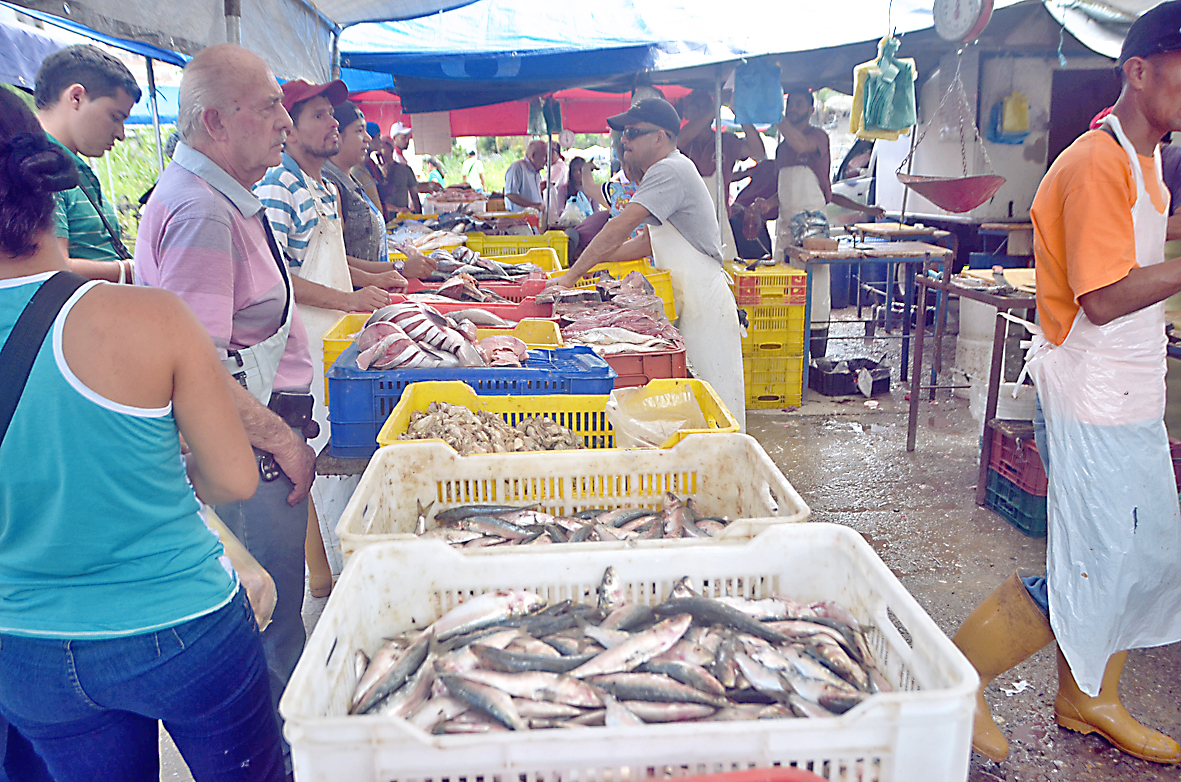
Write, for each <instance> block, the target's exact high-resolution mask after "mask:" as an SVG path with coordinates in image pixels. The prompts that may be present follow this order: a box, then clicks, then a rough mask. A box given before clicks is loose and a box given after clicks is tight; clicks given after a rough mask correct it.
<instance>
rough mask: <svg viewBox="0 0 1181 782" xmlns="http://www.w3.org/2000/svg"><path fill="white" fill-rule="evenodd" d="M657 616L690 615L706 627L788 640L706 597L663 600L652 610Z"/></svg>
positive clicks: (777, 641)
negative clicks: (725, 627)
mask: <svg viewBox="0 0 1181 782" xmlns="http://www.w3.org/2000/svg"><path fill="white" fill-rule="evenodd" d="M652 610H653V611H654V612H655V613H656V615H657V616H670V615H673V614H691V615H692V616H693V619H694V620H696V621H698V622H700V623H702V624H706V625H714V624H717V625H724V626H729V627H732V628H734V629H735V630H738V631H740V632H744V633H749V634H750V635H753V636H756V637H758V638H762V639H763V640H765V641H772V642H774V643H783V642H785V641H787V640H788V638H787V636H785V635H783V633H779V632H776V631H774V630H772V629H770V628H768V627H766V626H765V625H763V624H762V623H761V622H759V621H757V620H755V619H751V618H750V617H749V616H747V615H746V614H744V613H742V612H741V611H739V610H738V609H736V608H731V607H730V606H728V605H725V604H723V603H719V602H718V601H717V600H711V599H709V598H707V597H674V598H672V599H669V600H665V601H664V602H663V603H661V604H660V605H658V606H656V608H654V609H652Z"/></svg>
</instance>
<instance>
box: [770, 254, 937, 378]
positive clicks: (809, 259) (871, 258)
mask: <svg viewBox="0 0 1181 782" xmlns="http://www.w3.org/2000/svg"><path fill="white" fill-rule="evenodd" d="M788 256H789V257H790V258H791V259H792V260H793V261H795V262H796V263H798V264H802V265H803V267H804V271H805V272H806V274H807V294H806V296H805V299H804V346H805V347H804V352H805V355H804V375H803V378H802V382H803V388H802V389H801V399H804V398H806V397H807V394H808V369H809V364H810V363H811V362H810V360H809V355H808V346H809V345H811V328H812V268H813V267H814V266H816V265H818V264H825V265H836V264H855V265H858V266H860V265H862V264H866V263H886V264H887V272H886V279H887V281H888V284H887V285H886V324H887V331H888V330H889V321H890V311H891V308H892V307H893V300H894V297H893V292H894V284H893V281H894V272H895V267H896V266H897V265H899V264H901V265H902V267H903V269H904V270H905V273H904V283H903V289H902V290H903V313H902V336H901V339H902V366H901V367H900V368H899V376H900V378H901V379H902V380H903V381H904V382H905V380H906V377H907V367H908V363H909V358H908V357H909V355H910V340H911V335H910V319H911V317H912V315H913V311H914V279H915V271H914V267H915V266H916V265H917V266H922V267H924V268H925V265H926V264H928V263H936V264H938V265H939V268H940V270H941V272H945V271H946V268H947V262H948V261H949V260H951V259H952V258H953V257H954V255H953V253H952V251H951V250H950V249H948V248H946V247H939V246H938V245H934V244H927V243H925V242H913V241H899V242H888V243H884V244H855V243H848V244H842V245H841V246H840V247H839V248H838V249H836V250H805V249H803V248H802V247H789V248H788ZM925 320H926V318H925V317H924V321H925ZM831 322H832V321H826V322H825V323H826V325H827V324H828V323H831ZM919 333H920V334H921V333H922V329H921V328H920V329H919ZM852 339H861V337H852Z"/></svg>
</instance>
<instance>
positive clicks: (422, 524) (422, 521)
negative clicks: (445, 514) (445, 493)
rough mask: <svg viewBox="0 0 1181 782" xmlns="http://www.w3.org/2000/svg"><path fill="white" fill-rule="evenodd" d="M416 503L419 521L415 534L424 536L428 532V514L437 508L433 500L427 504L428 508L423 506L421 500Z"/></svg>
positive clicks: (415, 526)
mask: <svg viewBox="0 0 1181 782" xmlns="http://www.w3.org/2000/svg"><path fill="white" fill-rule="evenodd" d="M415 503H416V504H417V505H418V521H417V523H415V525H414V534H415V535H422V534H424V533H425V532H426V517H427V514H428V513H430V512H431V508H433V507H434V506H435V501H434V500H431V501H430V502H428V503H427V504H426V507H423V504H422V502H421V501H420V500H415Z"/></svg>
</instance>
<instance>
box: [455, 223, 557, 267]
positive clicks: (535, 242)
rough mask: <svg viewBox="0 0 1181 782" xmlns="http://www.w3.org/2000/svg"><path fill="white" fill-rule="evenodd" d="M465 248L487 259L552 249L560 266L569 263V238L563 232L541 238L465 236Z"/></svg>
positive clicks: (555, 232)
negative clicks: (539, 248)
mask: <svg viewBox="0 0 1181 782" xmlns="http://www.w3.org/2000/svg"><path fill="white" fill-rule="evenodd" d="M466 236H467V246H468V247H470V248H472V249H473V250H475V251H476V252H478V253H479V254H480V255H485V256H489V257H494V256H504V255H524V254H525V253H526V252H528V251H529V250H532V249H533V248H534V247H552V248H553V249H554V251H555V252H556V253H557V254H558V260H559V261H561V263H562V266H566V265H567V264H568V263H569V260H568V259H569V257H570V256H569V255H567V248H568V245H569V243H570V237H569V236H566V232H565V231H546V232H545V233H543V234H542V235H541V236H486V235H484V234H466Z"/></svg>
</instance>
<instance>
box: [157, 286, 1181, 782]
mask: <svg viewBox="0 0 1181 782" xmlns="http://www.w3.org/2000/svg"><path fill="white" fill-rule="evenodd" d="M841 314H842V315H844V316H846V317H852V316H853V315H854V314H855V310H845V311H842V313H841ZM855 328H860V325H858V326H856V327H855V326H852V325H850V326H848V327H844V331H840V330H834V335H838V334H840V333H854V329H855ZM954 343H955V338H954V336H952V337H950V338H949V339H948V340H947V343H946V345H947V348H946V349H947V350H949V352H953V351H954ZM898 349H899V346H898V343H897V342H892V343H891V342H886V341H884V340H872V341H868V342H867V341H863V340H860V339H858V340H852V341H843V342H842V341H837V340H833V341H830V343H829V351H828V355H829V356H830V357H834V358H841V357H852V356H865V357H870V358H875V359H877V358H881V357H882V356H883V355H884V356H886V357H887V360H888V361H890V362H891V364H892V366H893V367H894V368H895V369H894V372H893V382H892V387H891V392H890V395H889V396H885V395H881V396H878V397H875V399H876V400H877V401H878V402H879V406H878V407H877V408H876V409H869V408H867V407H866V406H865V404H864V402H865V400H864V399H861V398H852V397H851V398H847V399H839V400H830V399H827V398H825V397H819V396H817V395H813V396H812V397H811V398H810V400H809V402H808V403H807V404H806V405H804V406H803V407H802V408H800V409H798V410H794V411H791V412H783V411H751V412H749V413H748V416H747V424H748V429H749V432H750V434H751V435H753V436H754V437H755V438H757V439H758V440H759V442H761V443H762V444H763V446H764V448H766V450H767V452H768V453H769V454H770V455H771V458H772V459H773V460H774V461H775V463H776V464H777V465H778V466H779V467H780V468H781V469H782V470H783V471H784V473H785V474H786V475H787V476H788V478H789V479H790V481H791V482H792V484H793V485H794V486H795V487H796V489H797V490H799V492H800V493H801V494H802V495H803V497H804V498H805V499H806V500H807V502H808V504H809V505H810V506H811V508H812V519H813V520H814V521H823V522H831V523H837V524H844V525H846V526H848V527H851V528H852V529H855V530H856V531H858V532H859V533H861V534H862V535H863V536H864V537H865V538H866V540H867V541H868V542H869V543H870V545H872V546H873V548H874V549H875V550H876V551H877V552H878V554H879V555H881V557H882V559H883V560H884V561H885V563H886V564H887V565H888V566H889V567H890V569H891V570H892V571H893V572H894V573H895V575H897V576H898V578H899V579H900V580H901V582H902V584H903V585H904V586H905V587H906V588H907V590H909V591H910V593H911V594H912V595H914V596H915V598H916V599H917V600H918V602H919V604H920V605H922V606H923V608H924V609H925V610H926V611H927V612H928V613H929V614H930V615H931V617H932V618H933V619H934V620H935V622H936V623H937V624H938V625H939V627H940V628H942V629H943V630H944V632H946V633H948V634H949V635H951V634H953V633H954V632H955V630H956V628H957V627H958V626H959V624H960V623H961V622H962V621H963V619H964V618H965V617H966V616H967V615H968V614H969V613H970V612H971V610H972V609H973V608H974V607H975V606H976V605H977V604H978V603H979V602H980V601H981V600H982V599H983V598H984V597H985V596H986V595H987V594H988V593H989V592H991V591H992V590H993V589H994V588H995V587H996V586H997V585H998V584H999V583H1000V582H1001V581H1002V580H1003V579H1004V578H1005V577H1007V576H1008V575H1009V574H1011V573H1012V572H1013V571H1014V570H1015V569H1016V568H1025V569H1029V570H1035V571H1039V572H1040V571H1043V570H1044V568H1045V540H1044V539H1034V538H1028V537H1026V536H1025V535H1023V534H1022V533H1021V532H1020V531H1018V530H1017V529H1016V528H1014V527H1012V526H1011V525H1009V524H1008V523H1007V522H1006V521H1005V520H1004V519H1002V518H1001V517H1000V516H997V515H996V514H994V513H992V512H991V511H988V510H986V509H984V508H981V507H978V506H976V504H975V502H974V494H975V486H976V470H977V464H978V461H977V460H978V458H979V439H978V438H979V424H977V423H976V422H975V421H974V420H973V419H972V417H971V415H970V414H969V412H968V403H967V402H966V401H964V400H959V399H952V398H950V397H949V394H948V393H947V392H940V395H939V400H938V402H937V403H936V404H929V403H927V402H924V403H923V406H922V408H921V409H922V415H921V416H920V423H919V430H918V447H917V449H916V450H915V451H914V452H913V453H907V452H906V412H907V402H906V399H905V395H906V392H907V388H908V387H903V386H902V384H901V383H900V382H899V379H898V372H897V367H898V365H899V360H898V359H899V355H898ZM949 363H950V362H949ZM941 381H942V382H947V381H946V380H942V378H941ZM325 603H326V600H325V599H319V600H317V599H314V598H312V597H310V595H309V596H307V597H306V599H305V608H304V614H305V620H306V623H307V624H308V625H309V632H310V629H311V626H312V625H314V623H315V620H316V619H317V618H318V617H319V614H320V611H322V610H323V606H324V604H325ZM1179 673H1181V644H1174V645H1172V646H1168V647H1163V648H1160V649H1150V650H1138V651H1134V652H1132V654H1131V655H1130V656H1129V660H1128V664H1127V667H1126V668H1125V672H1124V678H1123V687H1122V691H1123V695H1124V703H1125V705H1126V706H1127V708H1128V710H1129V711H1130V712H1131V713H1132V714H1133V715H1135V716H1136V717H1137V718H1139V719H1140V720H1142V721H1143V722H1145V723H1146V724H1148V725H1150V726H1152V727H1154V728H1156V729H1158V730H1162V731H1164V732H1165V733H1168V734H1169V735H1171V736H1173V737H1175V738H1176V737H1181V676H1179ZM1056 686H1057V674H1056V672H1055V651H1054V646H1053V645H1052V644H1051V645H1050V646H1049V647H1047V648H1046V649H1043V650H1042V651H1041V652H1039V653H1037V654H1035V655H1034V656H1033V657H1032V658H1030V659H1029V660H1028V661H1026V662H1025V663H1023V664H1021V665H1019V666H1017V667H1016V668H1014V669H1013V670H1011V671H1009V672H1008V673H1006V674H1003V675H1002V676H1000V677H999V678H998V679H997V680H996V682H995V683H994V684H993V685H992V686H991V687H990V688H989V690H988V691H987V698H988V701H989V704H990V706H991V708H992V711H993V715H994V716H995V717H996V718H997V722H998V724H1000V725H1001V728H1002V730H1003V731H1004V732H1005V734H1006V735H1007V736H1008V737H1009V740H1010V743H1011V747H1012V750H1011V753H1010V756H1009V759H1008V760H1007V761H1006V762H1005V763H1003V764H999V765H998V764H995V763H992V762H991V761H988V760H985V759H983V758H981V757H980V756H979V755H973V757H972V761H971V770H970V773H969V777H968V779H969V782H996V781H997V780H1004V781H1005V782H1055V781H1058V780H1061V781H1062V782H1066V781H1068V780H1069V781H1070V782H1075V781H1077V782H1107V781H1108V780H1120V781H1121V782H1149V780H1154V781H1155V780H1176V779H1181V771H1178V770H1177V769H1175V768H1170V767H1165V766H1158V765H1156V764H1152V763H1147V762H1144V761H1140V760H1136V759H1135V758H1131V757H1130V756H1127V755H1123V754H1122V753H1120V752H1118V751H1117V750H1115V749H1114V748H1112V747H1111V745H1109V744H1108V743H1107V742H1106V741H1105V740H1103V739H1102V738H1099V737H1097V736H1094V735H1091V736H1082V735H1080V734H1077V733H1073V732H1070V731H1067V730H1065V729H1063V728H1059V727H1058V726H1057V725H1056V724H1055V723H1054V716H1053V700H1054V694H1055V689H1056ZM162 749H163V752H164V760H163V767H162V773H161V779H162V780H178V781H179V782H185V781H187V780H189V779H191V777H190V776H188V774H187V769H185V768H184V766H183V762H182V761H181V760H180V758H179V756H178V755H177V754H176V752H175V749H173V748H171V746H170V742H168V741H167V737H166V736H165V737H163V738H162ZM899 782H905V781H904V780H900V781H899Z"/></svg>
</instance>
